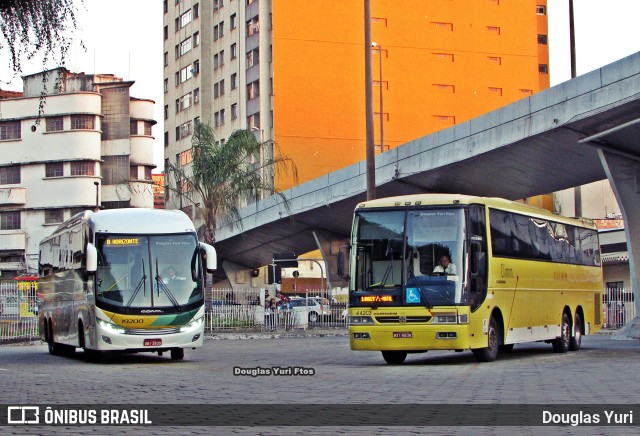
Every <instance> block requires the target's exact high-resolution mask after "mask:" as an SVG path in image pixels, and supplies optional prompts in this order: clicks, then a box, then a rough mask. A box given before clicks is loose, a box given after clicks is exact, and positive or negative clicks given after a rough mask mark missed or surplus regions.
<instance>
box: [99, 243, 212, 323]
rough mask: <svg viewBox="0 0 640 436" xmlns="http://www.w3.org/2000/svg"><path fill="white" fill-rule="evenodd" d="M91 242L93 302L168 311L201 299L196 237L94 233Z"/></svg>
mask: <svg viewBox="0 0 640 436" xmlns="http://www.w3.org/2000/svg"><path fill="white" fill-rule="evenodd" d="M96 245H97V249H98V270H97V272H96V302H97V304H98V306H102V307H105V308H107V309H111V310H115V311H117V310H119V309H125V312H126V309H141V308H149V307H154V308H163V309H165V310H164V311H165V312H172V311H181V310H184V309H187V308H188V307H190V306H191V305H192V304H194V303H198V304H201V303H202V299H203V291H202V288H201V286H200V284H199V281H200V274H201V271H200V261H199V256H198V242H197V240H196V237H195V235H192V234H178V235H153V236H149V235H147V236H137V235H114V234H109V235H101V234H98V235H97V236H96Z"/></svg>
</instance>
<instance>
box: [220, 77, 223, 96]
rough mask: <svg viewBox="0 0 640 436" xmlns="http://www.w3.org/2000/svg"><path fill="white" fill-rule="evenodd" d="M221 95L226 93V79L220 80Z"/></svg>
mask: <svg viewBox="0 0 640 436" xmlns="http://www.w3.org/2000/svg"><path fill="white" fill-rule="evenodd" d="M220 95H224V79H222V80H221V81H220Z"/></svg>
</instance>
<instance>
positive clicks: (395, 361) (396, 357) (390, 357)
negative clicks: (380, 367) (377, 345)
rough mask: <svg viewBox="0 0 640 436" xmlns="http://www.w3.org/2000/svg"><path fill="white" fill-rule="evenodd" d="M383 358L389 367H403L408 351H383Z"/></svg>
mask: <svg viewBox="0 0 640 436" xmlns="http://www.w3.org/2000/svg"><path fill="white" fill-rule="evenodd" d="M382 357H383V358H384V361H385V362H387V363H388V364H389V365H402V364H403V363H404V360H405V359H406V358H407V352H406V351H383V352H382Z"/></svg>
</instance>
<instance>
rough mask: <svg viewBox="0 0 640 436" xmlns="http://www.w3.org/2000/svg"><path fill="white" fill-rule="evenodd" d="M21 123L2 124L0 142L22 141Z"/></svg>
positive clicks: (0, 126) (0, 125)
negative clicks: (9, 140) (8, 140)
mask: <svg viewBox="0 0 640 436" xmlns="http://www.w3.org/2000/svg"><path fill="white" fill-rule="evenodd" d="M20 137H21V133H20V121H7V122H4V123H0V140H6V139H20Z"/></svg>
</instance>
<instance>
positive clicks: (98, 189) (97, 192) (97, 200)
mask: <svg viewBox="0 0 640 436" xmlns="http://www.w3.org/2000/svg"><path fill="white" fill-rule="evenodd" d="M93 184H94V185H96V212H97V211H99V210H100V182H98V181H97V180H96V181H94V182H93Z"/></svg>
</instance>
